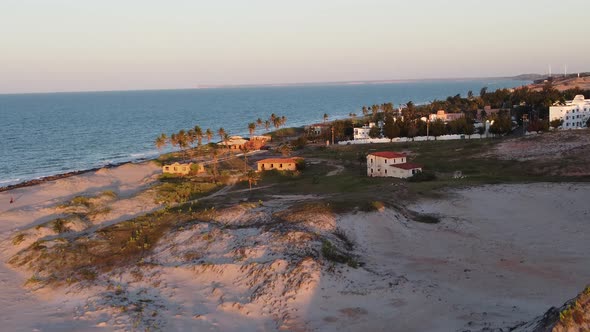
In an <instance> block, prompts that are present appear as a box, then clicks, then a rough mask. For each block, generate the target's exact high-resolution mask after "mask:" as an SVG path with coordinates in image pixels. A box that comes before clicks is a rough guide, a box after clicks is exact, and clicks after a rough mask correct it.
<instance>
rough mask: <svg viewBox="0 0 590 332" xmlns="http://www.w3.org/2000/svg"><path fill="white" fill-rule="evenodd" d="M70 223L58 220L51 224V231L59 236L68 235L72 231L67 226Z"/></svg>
mask: <svg viewBox="0 0 590 332" xmlns="http://www.w3.org/2000/svg"><path fill="white" fill-rule="evenodd" d="M67 224H68V221H67V220H65V219H62V218H57V219H55V220H54V221H53V222H52V223H51V229H53V231H54V232H56V233H57V234H61V233H67V232H69V231H71V229H70V228H69V227H68V226H67Z"/></svg>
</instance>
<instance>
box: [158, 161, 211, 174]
mask: <svg viewBox="0 0 590 332" xmlns="http://www.w3.org/2000/svg"><path fill="white" fill-rule="evenodd" d="M192 165H193V163H189V164H179V163H174V164H172V165H164V166H162V172H163V173H167V174H177V175H188V174H189V173H190V172H191V166H192ZM199 166H200V167H203V165H199ZM203 171H204V169H203Z"/></svg>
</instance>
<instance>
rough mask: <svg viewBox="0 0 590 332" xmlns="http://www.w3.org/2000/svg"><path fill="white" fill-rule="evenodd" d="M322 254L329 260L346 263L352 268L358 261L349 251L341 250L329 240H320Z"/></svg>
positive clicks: (357, 264)
mask: <svg viewBox="0 0 590 332" xmlns="http://www.w3.org/2000/svg"><path fill="white" fill-rule="evenodd" d="M322 256H324V258H325V259H326V260H328V261H330V262H334V263H340V264H347V265H348V266H350V267H352V268H355V269H356V268H357V267H358V266H359V263H358V262H357V261H356V260H355V259H354V257H352V255H350V254H349V253H346V252H342V251H341V250H339V249H338V248H337V247H336V246H335V245H334V244H332V242H330V241H329V240H324V241H323V242H322Z"/></svg>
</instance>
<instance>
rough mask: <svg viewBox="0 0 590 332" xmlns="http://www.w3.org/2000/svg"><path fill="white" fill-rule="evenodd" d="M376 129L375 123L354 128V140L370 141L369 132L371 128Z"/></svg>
mask: <svg viewBox="0 0 590 332" xmlns="http://www.w3.org/2000/svg"><path fill="white" fill-rule="evenodd" d="M373 127H375V122H371V123H369V125H368V126H367V125H364V126H362V127H360V128H354V139H369V138H371V137H370V136H369V132H370V131H371V128H373Z"/></svg>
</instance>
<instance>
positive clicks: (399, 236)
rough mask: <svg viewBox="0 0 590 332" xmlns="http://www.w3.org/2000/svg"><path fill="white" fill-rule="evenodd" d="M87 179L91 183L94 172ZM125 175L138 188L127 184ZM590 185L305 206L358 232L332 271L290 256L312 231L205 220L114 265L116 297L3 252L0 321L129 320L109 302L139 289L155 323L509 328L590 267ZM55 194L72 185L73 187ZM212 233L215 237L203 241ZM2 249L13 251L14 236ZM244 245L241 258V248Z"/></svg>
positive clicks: (43, 324)
mask: <svg viewBox="0 0 590 332" xmlns="http://www.w3.org/2000/svg"><path fill="white" fill-rule="evenodd" d="M144 170H145V171H146V173H144V174H145V176H144V177H139V176H138V177H137V178H136V179H135V181H133V183H134V184H135V188H137V187H139V186H141V184H142V183H145V182H144V181H147V180H145V179H148V178H149V177H150V176H151V175H150V174H151V170H150V169H149V168H147V169H144ZM147 170H150V171H147ZM99 175H100V174H99ZM89 177H90V178H92V176H89ZM80 181H81V185H82V186H84V184H85V183H87V182H86V181H89V180H88V179H82V180H80ZM89 182H92V181H89ZM54 185H55V184H54ZM103 185H104V187H105V188H106V187H108V186H107V185H106V183H104V184H103ZM127 185H128V187H127V190H128V191H129V192H132V191H133V185H132V184H129V183H128V184H127ZM42 186H43V185H41V186H38V187H39V188H35V187H31V188H23V189H29V190H30V192H29V194H30V197H47V196H50V193H49V192H45V193H43V191H44V190H50V189H51V188H52V187H51V184H48V186H47V187H46V188H45V189H42ZM57 188H61V187H60V186H57ZM89 188H92V186H89V185H87V186H86V189H85V190H86V191H88V190H89ZM100 188H101V189H100V190H104V189H103V187H100ZM19 190H22V189H19ZM36 191H40V192H39V193H36ZM82 191H84V189H83V190H82ZM82 191H78V192H76V193H75V194H79V193H80V192H82ZM43 194H45V196H44V195H43ZM589 194H590V185H587V184H529V185H499V186H488V187H481V188H471V189H463V190H459V191H457V192H455V193H454V194H453V195H451V198H449V199H444V200H428V201H422V202H418V203H417V204H415V205H414V206H411V209H413V210H415V211H419V212H423V213H434V214H437V215H440V216H441V219H442V222H441V223H439V224H434V225H432V224H421V223H417V222H415V221H411V220H407V219H406V218H405V217H403V216H402V215H401V214H400V213H398V212H395V211H391V210H385V211H384V212H379V213H357V214H351V215H346V216H342V217H337V218H330V217H329V216H322V218H317V220H315V219H314V218H313V216H305V215H303V216H302V218H304V219H305V220H306V221H305V222H304V223H305V224H306V225H307V226H309V227H311V229H313V230H314V232H325V231H326V229H328V228H329V229H332V228H334V227H335V226H338V227H340V228H341V229H343V230H344V231H345V232H346V233H347V234H348V236H349V237H350V238H352V239H353V240H354V241H355V242H356V243H357V245H356V249H355V251H356V253H358V255H359V256H360V257H359V260H360V261H362V262H364V263H365V264H366V265H365V266H364V267H363V268H358V269H353V268H350V267H347V266H345V265H340V266H338V267H337V268H336V269H335V270H334V271H331V269H329V267H328V266H327V265H324V266H320V265H319V264H318V263H316V262H315V261H313V260H312V259H309V260H304V261H303V262H302V263H301V265H300V266H297V267H293V266H290V267H287V264H286V261H285V258H284V256H283V252H285V251H287V250H291V251H293V252H297V250H296V248H294V246H297V245H298V243H300V241H299V242H298V237H300V236H304V235H305V234H304V233H298V232H297V231H290V232H289V233H287V234H284V235H283V237H277V234H271V233H269V232H265V231H264V230H263V228H238V229H228V230H224V231H223V232H221V231H219V230H217V231H216V230H214V229H211V228H209V226H208V225H207V224H206V223H198V224H195V225H193V226H191V227H188V228H187V229H184V230H180V231H178V232H176V233H174V234H170V235H169V236H166V237H165V238H164V239H163V240H162V241H160V244H159V245H158V246H157V247H156V248H155V249H154V253H153V255H151V257H148V258H147V259H148V260H149V261H152V262H154V263H157V264H156V265H153V266H146V267H144V268H142V269H141V270H139V271H124V272H122V273H121V274H120V275H119V276H116V277H114V278H112V279H111V280H114V281H115V282H117V283H118V284H120V285H122V286H123V288H122V291H121V294H119V295H117V296H112V297H108V298H109V299H110V300H108V301H109V302H108V303H105V297H104V294H105V293H104V292H105V289H104V286H103V288H102V289H101V288H100V286H96V287H94V288H92V289H84V290H80V289H76V288H73V289H68V290H67V292H69V293H64V292H65V291H66V290H53V291H45V290H43V291H36V292H31V291H27V290H23V289H22V288H21V287H20V286H21V285H22V283H23V281H24V280H23V276H21V275H19V274H18V273H17V272H14V271H13V270H11V269H9V268H7V266H5V265H2V266H1V267H0V282H1V285H0V286H1V288H0V289H1V291H0V292H1V293H0V301H1V302H0V305H1V306H2V308H3V310H1V311H0V324H2V325H1V326H2V328H5V327H6V328H7V330H15V331H20V330H22V331H30V330H32V329H33V328H37V329H39V330H43V331H59V330H80V331H87V330H92V329H97V330H101V331H111V330H132V329H133V326H134V321H135V319H136V317H137V316H136V315H135V314H134V313H133V312H131V313H121V312H120V311H117V310H116V309H115V308H114V307H112V306H113V305H118V304H122V305H126V306H129V305H130V302H132V301H136V302H137V300H138V299H142V300H143V302H142V303H145V308H144V310H143V311H142V312H143V313H142V314H143V315H144V317H151V314H153V313H154V312H155V313H156V314H155V315H154V316H153V319H151V318H150V319H151V320H150V324H153V326H156V327H162V328H163V329H164V330H167V331H195V330H198V331H201V330H207V331H275V330H288V331H462V330H471V331H479V330H482V329H483V328H486V327H489V328H497V327H502V328H505V327H508V326H513V325H515V324H516V323H518V322H520V321H524V320H530V319H532V318H534V317H535V316H537V315H540V314H541V313H543V312H544V311H545V310H546V309H548V308H549V307H550V306H553V305H560V304H561V303H563V302H564V301H565V300H567V299H569V298H571V297H573V296H574V295H576V294H577V293H578V292H579V291H580V289H582V288H583V286H584V285H586V284H587V283H588V282H589V281H590V256H588V252H589V249H590V244H589V242H588V236H587V234H590V217H589V216H590V205H588V204H587V197H589ZM59 195H60V196H59V197H60V198H59V199H65V198H66V197H70V196H71V195H73V193H70V194H68V193H66V192H65V190H64V191H63V193H62V191H60V194H59ZM297 199H305V200H313V199H314V198H313V197H304V196H299V197H283V198H279V197H278V198H277V199H276V200H274V201H270V202H265V206H264V207H262V208H254V209H252V210H243V209H241V208H230V209H227V211H223V212H221V213H220V214H219V215H217V216H215V217H214V218H215V219H216V220H217V221H218V222H222V223H225V224H227V225H243V224H244V223H247V222H249V221H251V220H258V218H261V220H263V221H264V220H267V219H268V218H267V219H265V217H260V216H261V215H262V214H264V213H268V212H269V211H267V210H268V209H270V210H273V209H274V210H276V209H280V208H281V204H291V203H292V202H293V200H297ZM55 200H56V199H53V198H47V199H46V200H42V199H40V198H39V199H36V200H32V201H31V202H30V203H29V204H31V205H30V206H29V208H30V211H31V212H32V213H33V218H35V219H39V218H43V217H44V216H43V215H42V213H41V212H38V211H39V210H43V207H44V206H48V205H51V204H54V202H55ZM49 202H51V203H49ZM281 202H282V203H281ZM20 203H21V204H24V203H23V201H21V202H20ZM121 204H122V203H121ZM140 205H141V204H140ZM1 208H4V206H2V207H1ZM26 208H27V205H20V206H19V207H18V208H16V209H10V210H8V211H7V210H1V211H3V212H1V213H0V220H5V219H4V218H6V216H8V217H10V218H11V219H10V221H11V223H12V224H11V225H10V226H7V225H3V226H0V227H1V233H0V234H1V236H2V238H3V239H7V238H10V236H12V235H13V234H14V233H13V231H12V230H13V229H14V228H18V227H24V226H26V225H30V224H34V223H35V221H34V220H33V221H32V220H26V218H24V217H23V215H22V214H20V212H22V209H26ZM265 209H266V210H265ZM19 211H20V212H19ZM271 212H272V211H271ZM110 217H116V216H114V215H113V216H110ZM104 222H108V220H105V221H104ZM209 233H211V236H212V241H204V240H203V235H204V234H209ZM291 241H292V242H291ZM2 243H6V241H3V242H2ZM4 245H6V244H4ZM6 246H8V245H6ZM241 248H243V250H242V249H241ZM2 249H3V257H2V258H3V261H6V255H5V250H8V248H2ZM191 252H194V253H198V254H199V255H202V256H203V259H205V260H206V261H207V262H211V265H210V266H206V265H202V264H194V265H193V264H187V263H186V258H185V255H186V254H187V253H191ZM239 255H243V257H244V258H243V260H240V259H236V257H237V256H239ZM135 272H139V273H140V277H138V276H137V274H136V275H135V276H134V273H135ZM101 292H102V293H101ZM114 292H115V291H114V290H112V289H111V290H108V291H106V293H108V294H114ZM101 294H102V295H101ZM4 308H6V309H4ZM134 315H135V316H134Z"/></svg>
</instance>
